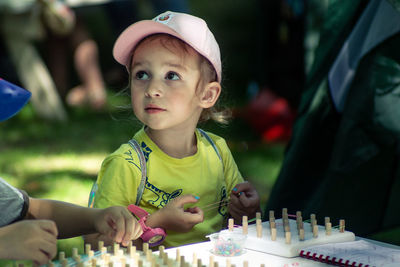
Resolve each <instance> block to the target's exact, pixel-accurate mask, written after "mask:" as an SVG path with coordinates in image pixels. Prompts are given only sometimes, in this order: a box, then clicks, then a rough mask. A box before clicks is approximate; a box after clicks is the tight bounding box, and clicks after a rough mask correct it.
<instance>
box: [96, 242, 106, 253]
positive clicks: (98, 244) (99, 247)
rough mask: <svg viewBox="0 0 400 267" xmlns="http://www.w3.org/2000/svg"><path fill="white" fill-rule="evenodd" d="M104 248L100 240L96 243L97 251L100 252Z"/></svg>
mask: <svg viewBox="0 0 400 267" xmlns="http://www.w3.org/2000/svg"><path fill="white" fill-rule="evenodd" d="M103 247H104V241H102V240H100V241H99V242H98V243H97V250H100V251H101V249H102V248H103Z"/></svg>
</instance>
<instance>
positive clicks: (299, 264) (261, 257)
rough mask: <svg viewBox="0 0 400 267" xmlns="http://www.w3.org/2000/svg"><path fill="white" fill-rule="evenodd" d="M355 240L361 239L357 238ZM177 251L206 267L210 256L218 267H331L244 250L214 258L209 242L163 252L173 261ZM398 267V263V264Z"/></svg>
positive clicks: (306, 260)
mask: <svg viewBox="0 0 400 267" xmlns="http://www.w3.org/2000/svg"><path fill="white" fill-rule="evenodd" d="M357 239H363V238H360V237H357V238H356V240H357ZM364 240H366V241H369V242H372V243H375V244H378V245H380V246H386V247H390V248H396V249H400V247H399V246H395V245H391V244H386V243H382V242H378V241H374V240H369V239H364ZM177 249H179V253H180V255H184V256H185V261H186V262H189V263H192V262H193V256H194V255H195V257H196V258H197V259H201V262H202V264H203V265H206V266H208V264H209V261H210V256H213V258H214V261H215V262H218V266H219V267H224V266H227V260H229V261H230V263H231V264H234V265H235V266H236V267H242V266H243V262H244V261H247V262H248V266H249V267H259V266H260V265H261V264H265V266H266V267H271V266H274V267H306V266H312V267H315V266H332V265H328V264H325V263H321V262H317V261H313V260H308V259H305V258H301V257H293V258H285V257H280V256H275V255H272V254H267V253H262V252H257V251H253V250H248V249H246V250H245V252H244V253H243V254H242V255H240V256H234V257H223V256H216V255H214V254H213V253H212V252H211V249H212V244H211V242H203V243H196V244H191V245H186V246H181V247H178V248H171V249H166V250H165V252H167V253H168V257H169V258H173V259H175V257H176V250H177ZM399 266H400V263H399Z"/></svg>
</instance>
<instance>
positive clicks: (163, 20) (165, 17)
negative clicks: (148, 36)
mask: <svg viewBox="0 0 400 267" xmlns="http://www.w3.org/2000/svg"><path fill="white" fill-rule="evenodd" d="M172 16H173V15H172V14H166V15H160V16H158V17H157V18H156V19H155V21H158V22H161V23H168V21H169V20H170V19H171V18H172Z"/></svg>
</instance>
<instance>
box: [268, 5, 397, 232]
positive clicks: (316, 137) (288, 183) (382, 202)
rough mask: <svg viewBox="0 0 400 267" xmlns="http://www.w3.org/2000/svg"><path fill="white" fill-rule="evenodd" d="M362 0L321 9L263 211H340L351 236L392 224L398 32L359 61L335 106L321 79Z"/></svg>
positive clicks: (394, 210)
mask: <svg viewBox="0 0 400 267" xmlns="http://www.w3.org/2000/svg"><path fill="white" fill-rule="evenodd" d="M350 3H351V4H350ZM366 4H367V2H366V1H336V2H335V3H334V4H333V6H332V8H333V7H334V8H333V9H331V8H330V9H329V10H331V11H332V12H331V13H329V12H327V13H328V15H329V16H330V18H329V19H328V23H327V25H328V27H326V28H325V32H323V33H322V35H321V43H320V48H319V49H318V50H317V52H316V53H317V54H316V58H317V60H316V61H315V65H314V68H312V72H311V74H310V77H309V80H308V85H307V87H306V91H305V92H304V94H303V97H302V99H301V106H300V110H299V115H298V118H297V119H296V122H295V124H294V129H293V137H292V139H291V141H290V143H289V145H288V147H287V150H286V154H285V159H284V162H283V165H282V169H281V172H280V174H279V177H278V179H277V181H276V184H275V185H274V188H273V190H272V192H271V196H270V199H269V200H268V203H267V206H266V211H265V213H264V214H266V215H268V210H275V211H278V210H280V209H282V208H288V210H289V212H292V213H294V212H296V211H297V210H300V211H303V217H304V218H308V217H309V215H310V214H311V213H315V214H316V215H317V218H318V221H319V222H320V223H321V222H323V218H324V217H325V216H328V217H331V220H332V222H333V224H338V221H339V219H345V220H346V228H347V229H349V230H351V231H353V232H354V233H355V234H356V235H358V236H369V235H370V234H373V233H376V232H378V231H382V230H385V229H390V228H394V227H398V226H400V168H399V167H400V164H399V160H400V145H399V141H400V34H398V35H396V36H393V37H391V38H389V39H387V40H386V41H384V42H383V43H381V44H380V45H379V46H377V47H376V48H374V49H373V50H372V51H370V52H369V53H368V54H367V55H365V56H364V58H363V59H362V60H361V61H360V64H359V67H358V69H357V71H356V75H355V77H354V80H353V82H352V84H351V87H350V89H349V92H348V96H347V99H346V103H345V106H344V110H343V113H342V114H339V113H337V112H336V110H335V108H334V106H333V103H332V99H331V96H330V93H329V88H328V83H327V75H328V71H329V68H330V66H331V65H332V63H333V61H334V60H335V57H336V55H337V53H338V52H339V50H340V48H341V45H342V44H343V42H344V41H345V40H346V38H347V36H348V34H349V33H350V31H351V28H352V27H353V26H354V24H355V23H356V21H357V18H358V17H359V15H360V14H361V12H362V10H363V8H365V6H366ZM332 21H334V22H335V23H332ZM334 25H336V26H337V27H335V26H334ZM265 219H267V218H265Z"/></svg>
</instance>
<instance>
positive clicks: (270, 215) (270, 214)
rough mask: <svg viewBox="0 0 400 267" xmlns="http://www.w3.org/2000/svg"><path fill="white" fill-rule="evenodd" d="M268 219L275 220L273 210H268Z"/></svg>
mask: <svg viewBox="0 0 400 267" xmlns="http://www.w3.org/2000/svg"><path fill="white" fill-rule="evenodd" d="M269 221H270V222H271V221H275V212H274V211H273V210H270V211H269Z"/></svg>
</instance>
